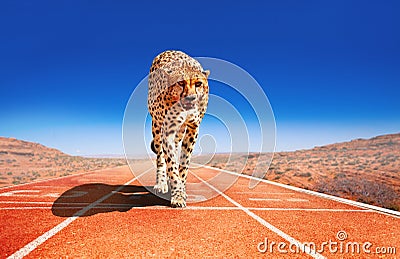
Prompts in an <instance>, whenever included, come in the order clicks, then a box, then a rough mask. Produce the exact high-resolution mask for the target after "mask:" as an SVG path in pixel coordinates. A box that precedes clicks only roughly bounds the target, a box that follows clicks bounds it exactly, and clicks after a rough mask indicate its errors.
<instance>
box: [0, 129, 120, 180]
mask: <svg viewBox="0 0 400 259" xmlns="http://www.w3.org/2000/svg"><path fill="white" fill-rule="evenodd" d="M125 164H126V162H125V159H107V158H84V157H80V156H70V155H67V154H65V153H63V152H61V151H59V150H57V149H53V148H48V147H45V146H43V145H41V144H38V143H32V142H28V141H22V140H17V139H15V138H4V137H0V187H4V186H10V185H16V184H21V183H27V182H31V181H35V180H41V179H46V178H54V177H60V176H67V175H70V174H77V173H82V172H87V171H92V170H97V169H102V168H110V167H116V166H120V165H125Z"/></svg>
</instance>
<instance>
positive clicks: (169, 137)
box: [163, 118, 187, 208]
mask: <svg viewBox="0 0 400 259" xmlns="http://www.w3.org/2000/svg"><path fill="white" fill-rule="evenodd" d="M166 121H167V122H169V121H171V120H169V119H168V118H167V120H166ZM180 126H181V125H176V123H166V124H165V125H164V130H163V131H164V136H165V138H164V139H163V149H164V152H165V160H166V162H167V163H166V164H167V174H168V178H169V181H170V184H171V206H172V207H174V208H176V207H182V208H183V207H186V197H187V196H186V191H185V185H184V184H183V183H182V180H181V178H180V177H179V171H178V159H177V158H178V155H177V153H178V152H177V146H176V145H175V139H176V137H177V133H178V129H179V128H180Z"/></svg>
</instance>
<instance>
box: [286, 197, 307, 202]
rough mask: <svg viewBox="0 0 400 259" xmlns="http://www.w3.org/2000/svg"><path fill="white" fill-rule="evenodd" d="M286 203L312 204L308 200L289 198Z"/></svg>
mask: <svg viewBox="0 0 400 259" xmlns="http://www.w3.org/2000/svg"><path fill="white" fill-rule="evenodd" d="M286 201H292V202H310V201H309V200H307V199H298V198H289V199H286Z"/></svg>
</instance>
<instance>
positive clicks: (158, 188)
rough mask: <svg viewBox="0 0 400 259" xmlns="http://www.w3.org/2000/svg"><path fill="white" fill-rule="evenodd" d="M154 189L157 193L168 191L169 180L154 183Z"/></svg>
mask: <svg viewBox="0 0 400 259" xmlns="http://www.w3.org/2000/svg"><path fill="white" fill-rule="evenodd" d="M153 189H154V190H155V191H156V192H157V193H167V192H168V184H167V182H162V183H158V184H156V185H154V187H153Z"/></svg>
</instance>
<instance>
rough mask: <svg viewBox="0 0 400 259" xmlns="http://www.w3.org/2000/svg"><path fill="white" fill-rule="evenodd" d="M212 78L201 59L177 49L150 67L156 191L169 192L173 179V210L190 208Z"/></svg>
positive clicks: (162, 55)
mask: <svg viewBox="0 0 400 259" xmlns="http://www.w3.org/2000/svg"><path fill="white" fill-rule="evenodd" d="M208 75H209V71H204V70H203V68H202V66H201V65H200V63H199V62H198V61H197V60H195V59H193V58H192V57H190V56H188V55H187V54H185V53H183V52H181V51H174V50H168V51H165V52H163V53H161V54H159V55H158V56H157V57H156V58H155V59H154V60H153V63H152V66H151V68H150V74H149V92H148V108H149V112H150V115H151V117H152V134H153V141H152V143H151V149H152V150H153V152H154V153H156V154H157V173H156V185H155V186H154V189H155V190H156V191H157V192H161V193H167V192H168V188H169V186H168V180H169V183H170V187H171V206H172V207H185V206H186V198H187V194H186V178H187V175H188V167H189V163H190V158H191V155H192V151H193V147H194V145H195V143H196V140H197V137H198V131H199V126H200V123H201V121H202V119H203V117H204V114H205V112H206V109H207V104H208V91H209V89H208V80H207V78H208ZM179 148H180V157H179V158H178V153H179V152H178V149H179ZM167 176H168V178H167Z"/></svg>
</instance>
